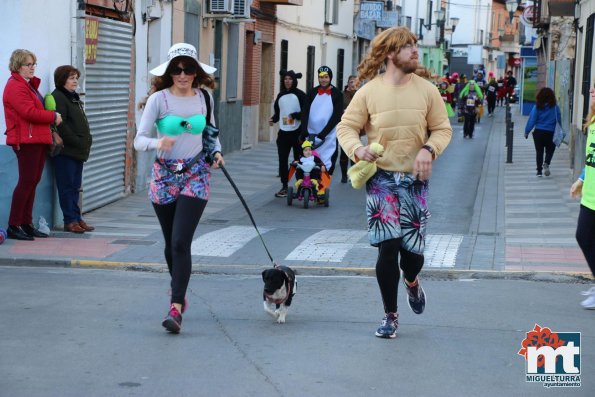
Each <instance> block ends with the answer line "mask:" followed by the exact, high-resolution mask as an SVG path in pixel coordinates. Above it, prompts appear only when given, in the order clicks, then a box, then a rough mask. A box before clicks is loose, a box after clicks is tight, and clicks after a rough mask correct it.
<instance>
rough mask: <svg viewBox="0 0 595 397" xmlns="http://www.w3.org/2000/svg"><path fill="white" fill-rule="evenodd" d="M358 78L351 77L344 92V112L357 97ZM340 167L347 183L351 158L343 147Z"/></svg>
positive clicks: (342, 177)
mask: <svg viewBox="0 0 595 397" xmlns="http://www.w3.org/2000/svg"><path fill="white" fill-rule="evenodd" d="M356 82H357V76H355V75H351V76H349V78H348V79H347V85H346V86H345V89H344V90H343V110H345V109H347V106H349V103H351V99H353V96H354V95H355V92H356V91H357V85H356ZM339 152H340V154H339V165H340V166H341V183H347V170H348V169H349V157H348V156H347V153H345V151H344V150H343V148H342V147H341V146H339Z"/></svg>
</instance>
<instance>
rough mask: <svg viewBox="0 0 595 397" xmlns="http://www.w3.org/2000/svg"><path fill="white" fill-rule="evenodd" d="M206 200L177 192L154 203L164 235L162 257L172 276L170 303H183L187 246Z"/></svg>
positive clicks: (189, 265)
mask: <svg viewBox="0 0 595 397" xmlns="http://www.w3.org/2000/svg"><path fill="white" fill-rule="evenodd" d="M206 205H207V201H206V200H203V199H199V198H193V197H187V196H179V197H178V199H177V201H174V202H173V203H170V204H164V205H159V204H153V208H154V209H155V214H157V219H159V224H160V225H161V231H162V232H163V238H164V239H165V250H164V253H165V261H166V262H167V268H168V269H169V274H170V276H171V303H179V304H183V303H184V297H185V296H186V289H187V288H188V282H189V281H190V273H191V272H192V255H191V252H190V246H191V245H192V239H193V237H194V231H195V230H196V227H197V226H198V222H199V221H200V217H201V216H202V212H203V211H204V209H205V207H206Z"/></svg>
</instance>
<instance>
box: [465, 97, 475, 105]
mask: <svg viewBox="0 0 595 397" xmlns="http://www.w3.org/2000/svg"><path fill="white" fill-rule="evenodd" d="M467 106H475V98H467Z"/></svg>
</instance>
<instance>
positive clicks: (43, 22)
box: [0, 0, 84, 145]
mask: <svg viewBox="0 0 595 397" xmlns="http://www.w3.org/2000/svg"><path fill="white" fill-rule="evenodd" d="M1 2H2V12H1V13H0V37H3V38H4V39H3V40H4V41H3V43H2V45H1V46H0V86H1V87H2V91H4V86H5V84H6V81H7V80H8V78H9V77H10V71H9V70H8V62H9V60H10V55H11V54H12V52H13V51H14V50H15V49H17V48H23V49H27V50H29V51H31V52H33V53H34V54H35V56H36V57H37V69H36V70H35V75H36V76H37V77H39V78H40V79H41V85H40V87H39V91H40V92H41V93H42V94H43V95H45V94H47V93H48V92H51V91H53V89H54V70H55V69H56V67H58V66H60V65H70V64H73V63H74V59H73V53H74V51H73V48H74V46H75V45H76V44H75V43H72V40H71V35H72V33H71V23H74V22H73V21H75V19H74V16H75V14H76V1H75V0H52V1H51V4H50V2H48V1H47V0H27V1H22V0H2V1H1ZM48 21H51V25H48ZM74 33H76V32H74ZM48 34H49V35H50V36H51V40H48V37H50V36H48ZM83 40H84V38H83ZM0 131H2V132H4V131H6V122H5V119H4V107H3V106H0ZM0 144H2V145H5V144H6V136H5V135H4V133H2V134H0Z"/></svg>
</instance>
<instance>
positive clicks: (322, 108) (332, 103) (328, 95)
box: [302, 66, 343, 192]
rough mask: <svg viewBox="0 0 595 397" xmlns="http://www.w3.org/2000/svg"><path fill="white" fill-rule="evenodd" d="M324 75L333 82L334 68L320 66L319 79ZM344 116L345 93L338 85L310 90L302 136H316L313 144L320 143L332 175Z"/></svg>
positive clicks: (318, 150) (320, 154)
mask: <svg viewBox="0 0 595 397" xmlns="http://www.w3.org/2000/svg"><path fill="white" fill-rule="evenodd" d="M323 76H328V77H330V81H331V82H332V80H333V71H332V70H331V68H329V67H328V66H321V67H320V68H318V78H319V81H320V78H321V77H323ZM342 115H343V94H342V93H341V91H340V90H339V89H338V88H337V87H335V86H334V85H332V84H331V83H329V85H328V86H326V87H323V86H321V85H318V86H316V87H314V88H313V89H311V90H310V91H309V92H308V94H307V98H306V109H305V112H304V117H303V119H302V123H303V133H302V138H307V137H308V136H309V135H314V136H315V139H314V146H317V145H320V146H318V147H317V148H316V151H317V153H318V156H319V157H320V159H321V160H322V162H323V163H324V165H325V166H326V169H327V170H328V173H329V175H332V174H333V171H334V170H335V161H336V160H337V155H338V145H337V131H336V126H337V124H339V121H341V116H342ZM324 182H325V181H324V180H323V183H324ZM324 185H325V186H324V187H323V189H324V188H326V187H328V186H329V185H330V180H329V181H326V183H324ZM322 192H324V190H323V191H322Z"/></svg>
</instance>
